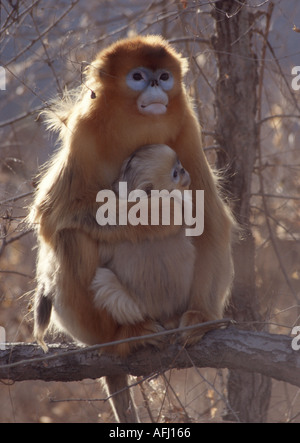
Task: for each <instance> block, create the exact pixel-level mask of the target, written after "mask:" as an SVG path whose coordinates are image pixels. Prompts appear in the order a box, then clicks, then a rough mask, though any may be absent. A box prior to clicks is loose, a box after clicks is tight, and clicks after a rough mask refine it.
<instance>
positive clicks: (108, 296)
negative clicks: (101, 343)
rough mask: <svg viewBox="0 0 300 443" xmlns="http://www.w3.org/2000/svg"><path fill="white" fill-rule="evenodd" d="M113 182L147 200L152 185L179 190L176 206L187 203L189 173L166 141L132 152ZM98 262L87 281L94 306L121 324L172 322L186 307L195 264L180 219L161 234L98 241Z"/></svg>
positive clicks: (172, 324)
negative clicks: (166, 233) (142, 193)
mask: <svg viewBox="0 0 300 443" xmlns="http://www.w3.org/2000/svg"><path fill="white" fill-rule="evenodd" d="M119 182H126V183H127V194H129V193H131V192H132V191H135V190H142V191H145V192H146V194H147V195H148V199H149V197H150V195H151V191H152V190H157V191H161V190H166V191H169V192H171V191H173V190H179V191H180V193H181V194H180V196H182V197H181V198H182V200H181V203H182V206H184V207H185V208H186V205H192V202H191V200H185V202H184V205H183V200H184V196H183V194H184V193H183V191H184V190H186V189H188V187H189V185H190V175H189V173H188V172H187V171H186V170H185V169H184V168H183V166H182V165H181V163H180V161H179V159H178V158H177V155H176V153H175V151H173V150H172V149H171V148H170V147H169V146H167V145H147V146H143V147H142V148H140V149H138V150H137V151H135V152H134V153H133V154H132V155H131V156H130V157H129V158H128V159H126V160H125V162H124V163H123V165H122V168H121V172H120V175H119V177H118V179H117V180H116V181H115V182H114V184H113V191H114V192H116V193H118V189H119ZM137 192H138V191H137ZM137 195H138V194H137ZM118 197H119V198H120V199H122V198H127V195H120V194H119V195H118ZM146 200H147V199H146ZM162 204H163V203H162ZM174 204H175V203H174ZM145 229H146V227H145ZM100 263H101V267H99V268H98V269H97V271H96V274H95V277H94V280H93V282H92V286H91V288H92V290H93V291H94V294H95V295H94V303H95V306H96V307H97V308H99V309H103V308H104V309H106V310H107V311H108V312H109V313H110V314H111V315H112V317H113V318H114V319H115V320H116V321H117V322H118V323H119V324H122V325H130V324H135V323H138V322H141V321H144V320H147V319H151V320H154V321H155V322H157V323H158V324H159V325H161V326H163V327H176V326H178V324H179V318H180V316H181V315H182V313H183V312H185V311H186V310H187V309H188V300H189V295H190V289H191V284H192V281H193V275H194V263H195V250H194V246H193V244H192V240H191V237H187V236H186V235H185V225H184V224H181V225H180V226H178V231H177V232H176V233H175V234H174V230H173V231H172V232H170V235H169V236H166V237H164V238H163V239H157V240H156V239H153V240H143V241H141V242H136V243H133V242H130V241H122V242H119V243H113V244H108V243H106V244H105V245H101V249H100Z"/></svg>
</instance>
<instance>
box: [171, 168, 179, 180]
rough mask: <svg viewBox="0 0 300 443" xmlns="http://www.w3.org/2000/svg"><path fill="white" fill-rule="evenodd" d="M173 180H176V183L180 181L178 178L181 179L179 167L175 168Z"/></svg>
mask: <svg viewBox="0 0 300 443" xmlns="http://www.w3.org/2000/svg"><path fill="white" fill-rule="evenodd" d="M172 175H173V181H174V182H175V183H177V182H178V180H179V174H178V170H177V169H173V174H172Z"/></svg>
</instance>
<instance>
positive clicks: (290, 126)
mask: <svg viewBox="0 0 300 443" xmlns="http://www.w3.org/2000/svg"><path fill="white" fill-rule="evenodd" d="M226 1H232V2H235V3H236V8H237V13H238V9H239V8H247V10H249V11H251V13H252V14H253V23H252V25H251V26H250V27H249V29H248V30H247V33H251V36H252V50H253V52H254V53H255V54H256V58H257V74H258V86H257V110H256V111H257V112H256V123H257V129H258V136H259V143H258V146H257V150H256V153H255V155H256V158H255V165H254V169H253V173H252V186H251V192H252V195H251V200H250V203H251V223H252V224H251V229H252V233H253V235H254V238H255V248H256V249H255V254H256V257H255V258H256V261H255V270H256V276H255V278H256V289H257V293H258V295H259V299H260V308H259V309H260V311H261V312H260V315H261V318H262V319H263V321H264V324H265V328H266V329H268V330H269V331H270V332H272V333H280V334H286V335H289V334H290V332H291V329H292V327H293V326H294V325H297V324H298V325H299V323H300V320H299V299H300V235H299V220H300V217H299V216H300V208H299V202H300V193H299V186H300V174H299V171H300V160H299V149H300V148H299V139H300V129H299V121H300V120H299V118H300V91H294V90H293V89H292V87H291V81H292V76H291V69H292V67H293V66H295V65H300V53H299V49H298V48H299V42H300V34H299V33H298V32H296V31H297V25H298V26H299V27H300V5H299V2H298V1H297V0H291V1H290V2H284V1H282V0H274V1H273V2H272V5H273V7H272V6H270V5H271V2H270V1H269V0H267V1H258V0H256V1H252V0H249V1H246V5H245V4H244V1H237V0H226ZM243 4H244V5H243ZM258 4H260V5H258ZM217 6H218V2H215V1H204V0H203V1H201V0H198V1H179V0H178V1H177V0H161V1H159V0H157V1H151V2H138V1H135V0H120V1H117V2H110V1H108V0H101V1H95V0H92V1H89V2H84V1H82V0H73V1H71V2H69V1H68V2H67V1H64V0H56V1H45V0H17V1H15V2H11V1H8V0H4V1H2V2H1V3H0V45H1V50H0V66H2V67H5V72H6V90H0V325H1V326H3V327H4V328H5V331H6V340H7V341H8V342H31V341H32V336H31V331H32V313H31V294H32V290H33V288H34V272H35V271H34V266H35V249H34V246H35V240H34V237H33V235H32V233H31V232H28V231H27V228H26V225H25V224H24V218H25V216H26V214H27V209H26V208H27V206H28V205H29V204H30V201H31V194H32V192H33V180H34V176H35V174H36V172H37V170H38V167H39V166H40V165H41V164H43V163H44V161H45V160H46V159H47V158H48V156H49V155H51V152H52V151H53V146H54V145H55V143H54V142H55V140H52V139H51V137H49V136H48V135H46V134H45V131H44V126H43V122H42V119H41V118H40V117H39V111H40V110H41V109H43V108H44V107H46V106H47V104H48V103H49V101H50V100H51V98H52V97H53V96H55V95H56V94H57V93H61V92H62V91H63V90H64V89H65V88H70V87H74V86H78V85H80V84H81V82H82V69H83V68H84V63H85V61H90V60H91V59H92V58H93V56H94V54H95V52H97V51H98V50H100V49H101V48H103V47H105V46H106V45H107V44H109V43H110V42H112V41H114V40H116V39H117V38H120V37H125V36H129V35H134V34H136V33H160V34H162V35H163V36H164V37H166V38H168V39H169V40H170V41H172V42H173V43H174V45H175V46H176V47H177V48H178V50H180V51H182V52H183V53H184V54H185V55H186V56H187V57H188V59H189V62H190V67H191V68H190V71H189V73H188V75H187V78H186V83H187V86H188V89H189V92H190V94H191V95H192V96H193V97H194V100H195V106H196V109H197V112H198V115H199V119H200V121H201V123H202V126H203V128H204V145H205V147H206V152H207V155H208V157H209V159H210V161H211V162H212V163H213V162H214V161H215V160H216V157H217V154H216V153H217V152H218V150H222V146H220V145H219V138H218V137H216V134H215V130H216V128H215V123H216V102H215V98H216V95H215V94H216V84H217V80H218V70H217V68H216V63H217V62H216V54H215V52H214V48H213V46H212V45H211V37H212V35H213V34H214V33H215V19H214V18H213V16H212V15H211V11H214V9H215V8H216V7H217ZM226 18H227V19H228V17H226ZM229 19H230V17H229ZM224 20H225V17H224ZM293 27H294V30H293ZM242 37H243V36H242V35H241V36H240V38H242ZM297 60H298V62H297ZM228 75H229V74H228ZM228 112H229V111H228ZM244 320H245V321H247V315H246V316H245V318H244ZM58 339H59V340H60V338H57V340H58ZM299 352H300V351H299ZM134 389H135V391H136V395H137V403H138V404H139V405H140V406H139V407H140V409H141V417H142V419H144V420H145V421H152V420H159V421H162V422H187V421H188V420H191V421H197V422H208V421H212V422H218V421H222V416H223V414H224V410H225V409H226V407H227V408H228V404H227V400H226V398H227V389H228V387H227V370H214V369H205V370H203V369H201V370H200V369H197V368H193V369H188V370H181V371H177V370H172V371H170V372H168V373H165V374H163V375H157V376H155V377H153V378H152V379H149V380H145V381H143V383H141V384H140V385H138V386H136V387H135V388H134ZM103 397H104V394H103V392H102V391H101V388H100V386H99V383H98V382H96V381H92V380H85V381H83V382H70V383H54V382H47V383H46V382H43V381H34V382H30V381H26V382H20V383H9V382H7V381H3V382H0V404H1V408H0V422H1V423H4V422H51V423H52V422H53V423H54V422H71V423H73V422H109V421H110V420H112V419H113V418H112V415H111V414H110V409H109V406H108V404H107V402H104V401H103ZM268 421H269V422H276V421H284V422H289V421H291V422H300V398H299V389H298V388H296V387H295V386H292V385H289V384H287V383H283V382H277V381H273V384H272V395H271V403H270V406H269V412H268Z"/></svg>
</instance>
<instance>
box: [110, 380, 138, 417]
mask: <svg viewBox="0 0 300 443" xmlns="http://www.w3.org/2000/svg"><path fill="white" fill-rule="evenodd" d="M105 387H106V390H107V394H108V395H109V396H110V403H111V406H112V409H113V411H114V414H115V417H116V420H117V421H118V422H119V423H139V418H138V415H137V412H136V406H135V404H134V399H133V396H132V393H131V391H130V389H129V387H128V377H127V375H126V374H124V375H123V374H121V375H115V376H108V377H106V386H105Z"/></svg>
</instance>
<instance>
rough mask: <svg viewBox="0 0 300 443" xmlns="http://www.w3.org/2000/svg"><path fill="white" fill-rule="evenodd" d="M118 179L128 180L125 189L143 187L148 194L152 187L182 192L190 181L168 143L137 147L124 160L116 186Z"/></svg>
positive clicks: (129, 190) (117, 181)
mask: <svg viewBox="0 0 300 443" xmlns="http://www.w3.org/2000/svg"><path fill="white" fill-rule="evenodd" d="M120 181H124V182H127V188H128V192H131V191H133V190H135V189H142V190H143V191H146V192H147V193H148V194H150V192H151V190H153V189H155V190H163V189H166V190H167V191H172V190H174V189H179V190H180V191H184V190H185V189H188V187H189V185H190V183H191V179H190V174H189V173H188V172H187V171H186V170H185V169H184V168H183V166H182V164H181V163H180V161H179V159H178V157H177V154H176V152H175V151H173V149H171V148H170V147H169V146H167V145H146V146H142V147H141V148H139V149H137V150H136V151H135V152H134V153H133V154H132V155H131V156H130V157H129V158H128V159H126V160H125V161H124V163H123V165H122V168H121V172H120V175H119V177H118V179H117V180H116V182H115V185H116V184H117V183H119V182H120ZM115 185H114V187H115Z"/></svg>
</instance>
